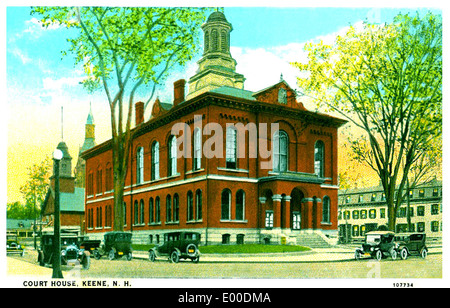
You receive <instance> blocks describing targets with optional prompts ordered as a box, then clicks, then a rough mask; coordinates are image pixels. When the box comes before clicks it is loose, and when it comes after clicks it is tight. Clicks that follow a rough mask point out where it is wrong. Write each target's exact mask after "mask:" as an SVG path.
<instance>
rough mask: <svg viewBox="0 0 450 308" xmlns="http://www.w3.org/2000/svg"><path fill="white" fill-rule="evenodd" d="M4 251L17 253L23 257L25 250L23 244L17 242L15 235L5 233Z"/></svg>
mask: <svg viewBox="0 0 450 308" xmlns="http://www.w3.org/2000/svg"><path fill="white" fill-rule="evenodd" d="M6 253H7V254H18V255H19V256H21V257H23V256H24V254H25V251H24V249H23V246H22V245H21V244H20V243H19V241H18V239H17V235H7V236H6Z"/></svg>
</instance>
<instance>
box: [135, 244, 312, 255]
mask: <svg viewBox="0 0 450 308" xmlns="http://www.w3.org/2000/svg"><path fill="white" fill-rule="evenodd" d="M154 246H155V245H134V244H133V245H132V247H133V250H144V251H146V250H149V249H150V248H152V247H154ZM199 249H200V252H201V253H202V254H209V253H220V254H225V253H236V254H239V253H275V252H296V251H308V250H311V249H310V248H309V247H304V246H297V245H264V244H243V245H209V246H200V247H199Z"/></svg>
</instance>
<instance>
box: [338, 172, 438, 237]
mask: <svg viewBox="0 0 450 308" xmlns="http://www.w3.org/2000/svg"><path fill="white" fill-rule="evenodd" d="M408 194H409V196H408V197H409V198H404V200H403V203H402V205H401V206H400V208H399V210H398V212H397V219H396V227H395V231H396V232H407V231H414V232H424V233H426V235H427V238H428V239H429V240H441V239H442V182H441V181H438V180H432V181H429V182H427V183H422V184H420V185H418V186H417V187H415V188H414V189H410V190H409V192H408ZM397 195H398V190H397V191H396V192H395V198H397ZM408 199H409V206H408ZM408 209H409V210H408ZM408 217H409V219H410V228H408ZM338 221H339V237H340V240H341V241H342V242H351V241H361V240H362V239H363V238H364V235H365V233H366V232H369V231H373V230H377V229H379V228H387V223H388V217H387V205H386V198H385V194H384V190H383V187H382V186H375V187H369V188H358V189H349V190H346V191H342V190H340V191H339V213H338Z"/></svg>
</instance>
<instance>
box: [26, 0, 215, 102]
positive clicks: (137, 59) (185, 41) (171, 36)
mask: <svg viewBox="0 0 450 308" xmlns="http://www.w3.org/2000/svg"><path fill="white" fill-rule="evenodd" d="M207 10H208V9H206V8H190V7H183V8H164V7H75V8H73V7H33V8H32V12H31V13H32V14H33V15H39V16H40V19H41V21H42V25H43V26H44V27H48V26H50V25H52V24H55V23H57V24H59V25H61V26H64V27H67V28H71V29H74V28H75V29H77V30H78V31H77V35H76V36H75V37H74V38H68V39H67V41H68V42H69V43H70V48H69V50H66V51H63V54H64V55H67V54H73V55H74V56H75V63H76V64H82V65H83V67H84V71H85V73H86V79H85V80H84V82H83V84H84V86H85V88H86V89H88V90H89V91H94V90H97V89H100V88H102V87H104V88H105V90H106V92H107V95H109V97H108V98H109V101H110V103H115V102H116V101H117V100H118V99H119V97H120V96H123V95H124V93H123V91H124V88H125V86H126V85H127V83H128V82H129V81H133V82H134V83H133V85H134V86H133V87H132V90H131V91H133V93H134V91H135V89H136V88H137V87H139V86H140V85H142V84H144V85H146V84H149V83H150V84H157V83H160V82H161V81H162V80H164V78H165V77H166V76H167V74H168V73H169V69H168V68H171V67H173V66H174V65H184V64H186V62H188V61H189V60H191V59H192V57H193V55H195V54H196V53H197V52H198V48H199V45H200V44H199V40H198V35H197V34H198V31H199V29H200V26H201V24H202V22H203V21H204V17H205V16H204V14H205V12H207ZM112 80H114V81H115V83H117V89H116V90H117V94H116V96H112V95H110V94H109V88H110V87H111V85H110V83H109V82H110V81H112Z"/></svg>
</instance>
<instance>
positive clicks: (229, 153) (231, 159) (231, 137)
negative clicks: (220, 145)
mask: <svg viewBox="0 0 450 308" xmlns="http://www.w3.org/2000/svg"><path fill="white" fill-rule="evenodd" d="M236 136H237V132H236V129H234V128H232V127H228V128H227V136H226V138H227V139H226V167H227V168H230V169H236V168H237V165H236V157H237V152H236V151H237V140H236Z"/></svg>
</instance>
